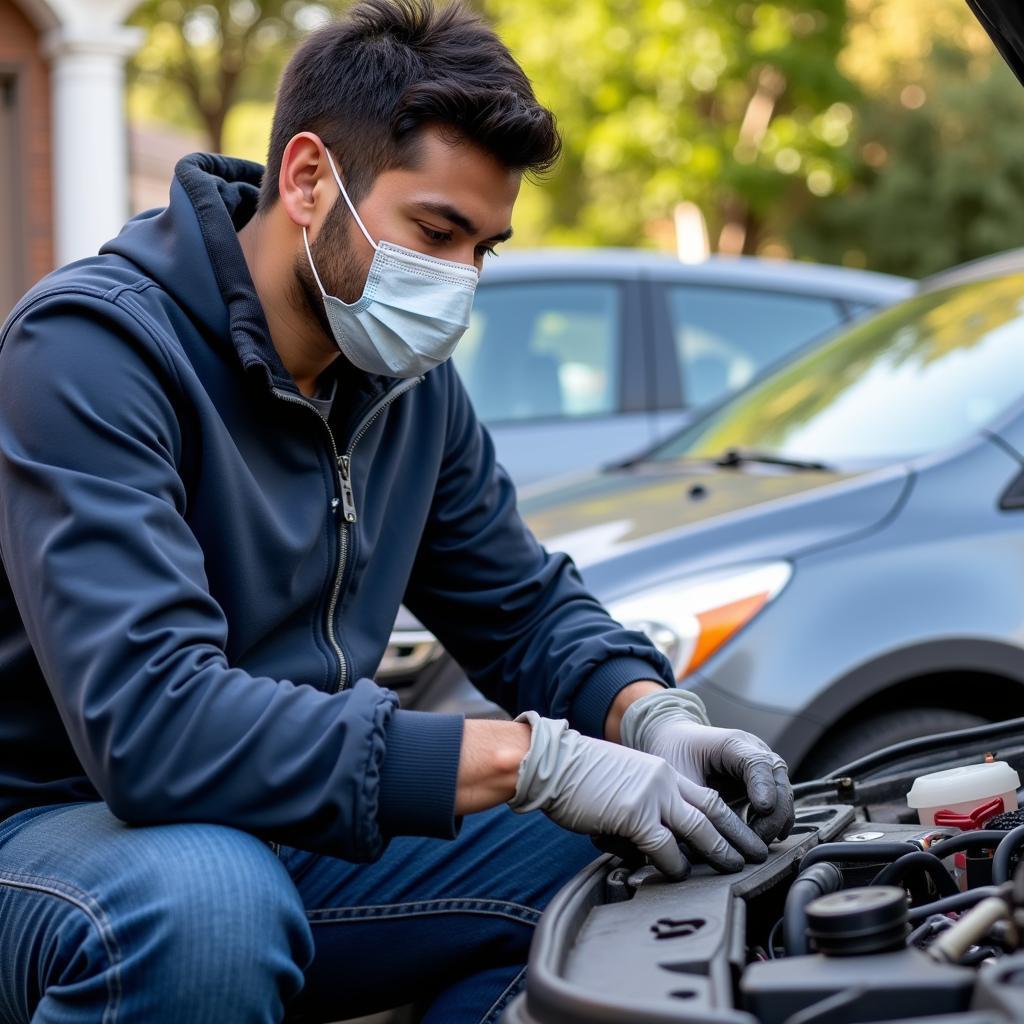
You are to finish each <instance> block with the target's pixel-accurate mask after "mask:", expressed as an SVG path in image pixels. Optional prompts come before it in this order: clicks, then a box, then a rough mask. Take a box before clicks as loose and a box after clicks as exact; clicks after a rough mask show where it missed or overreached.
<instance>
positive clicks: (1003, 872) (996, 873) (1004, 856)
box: [992, 825, 1024, 885]
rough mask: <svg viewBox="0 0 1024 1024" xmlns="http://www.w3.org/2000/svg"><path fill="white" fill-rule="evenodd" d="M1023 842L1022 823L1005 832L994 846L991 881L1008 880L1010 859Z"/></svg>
mask: <svg viewBox="0 0 1024 1024" xmlns="http://www.w3.org/2000/svg"><path fill="white" fill-rule="evenodd" d="M1022 844H1024V825H1018V826H1017V827H1016V828H1014V829H1010V831H1009V832H1007V833H1006V838H1005V839H1004V840H1003V841H1002V842H1001V843H1000V844H999V845H998V846H997V847H996V852H995V856H994V857H993V858H992V883H993V885H1000V884H1001V883H1003V882H1008V881H1009V880H1010V861H1011V860H1013V855H1014V854H1015V853H1016V852H1017V851H1018V850H1019V849H1020V848H1021V845H1022Z"/></svg>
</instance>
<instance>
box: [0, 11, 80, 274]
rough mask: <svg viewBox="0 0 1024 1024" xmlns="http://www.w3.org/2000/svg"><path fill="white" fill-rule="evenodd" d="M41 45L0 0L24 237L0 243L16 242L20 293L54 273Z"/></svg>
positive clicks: (0, 45) (1, 68)
mask: <svg viewBox="0 0 1024 1024" xmlns="http://www.w3.org/2000/svg"><path fill="white" fill-rule="evenodd" d="M39 46H40V40H39V33H38V31H37V30H36V28H35V26H34V25H33V24H32V22H31V21H30V20H29V18H28V16H27V15H25V14H24V13H23V12H22V10H21V9H20V8H19V7H18V5H17V3H15V2H14V0H0V72H3V73H9V72H11V71H13V72H15V73H16V75H17V97H18V108H19V109H18V115H19V121H20V133H21V147H20V148H21V154H22V160H21V161H20V167H19V171H20V174H19V180H18V181H17V183H16V188H17V189H18V192H19V193H20V194H19V195H18V197H17V198H18V201H19V209H20V210H21V232H20V234H21V236H22V237H21V238H20V239H3V240H2V242H0V244H4V245H9V244H20V246H21V251H22V256H21V260H20V261H19V262H20V264H21V266H22V267H23V268H24V277H25V281H24V290H27V289H28V288H29V287H30V286H31V285H32V284H33V283H35V282H36V281H37V280H38V279H39V278H40V277H42V276H43V275H44V274H47V273H49V271H50V270H52V269H53V178H52V172H51V165H50V161H51V148H50V76H49V68H48V66H47V64H46V61H45V60H43V58H42V56H41V55H40V52H39ZM82 158H83V159H88V154H85V153H83V154H82Z"/></svg>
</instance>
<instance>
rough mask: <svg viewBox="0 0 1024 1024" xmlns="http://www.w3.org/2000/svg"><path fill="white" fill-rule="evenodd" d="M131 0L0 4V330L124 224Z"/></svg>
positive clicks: (133, 45) (138, 36)
mask: <svg viewBox="0 0 1024 1024" xmlns="http://www.w3.org/2000/svg"><path fill="white" fill-rule="evenodd" d="M138 2H139V0H0V319H2V318H3V317H4V316H5V315H6V313H7V312H8V311H9V310H10V308H11V307H12V306H13V304H14V302H15V301H17V299H18V297H19V296H20V295H21V294H22V293H23V292H25V291H26V290H27V289H28V288H29V287H31V285H32V284H33V283H34V282H35V281H37V280H38V279H39V278H40V277H42V276H43V275H44V274H46V273H48V272H49V271H50V270H51V269H53V267H54V266H58V265H61V264H63V263H67V262H69V261H70V260H74V259H79V258H81V257H83V256H88V255H91V254H92V253H95V252H96V249H97V248H98V246H99V245H100V244H102V242H104V241H105V240H106V239H108V238H110V237H111V236H112V235H114V234H116V232H117V230H118V228H120V226H121V225H122V224H123V223H124V221H125V220H126V219H127V217H128V213H129V194H128V156H127V145H128V133H127V126H126V120H125V109H124V66H125V62H126V60H127V59H128V58H129V57H130V56H131V55H132V54H133V53H134V52H135V50H136V49H137V48H138V46H139V45H140V44H141V42H142V33H141V30H139V29H137V28H132V27H129V26H126V25H125V24H124V19H125V18H126V17H127V16H128V15H129V14H130V13H131V11H132V9H133V8H134V7H135V6H136V5H137V4H138Z"/></svg>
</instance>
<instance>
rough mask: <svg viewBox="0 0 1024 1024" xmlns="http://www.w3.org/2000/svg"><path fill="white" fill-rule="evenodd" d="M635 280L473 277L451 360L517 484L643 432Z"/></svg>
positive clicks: (637, 442)
mask: <svg viewBox="0 0 1024 1024" xmlns="http://www.w3.org/2000/svg"><path fill="white" fill-rule="evenodd" d="M638 303H639V294H638V284H637V282H636V281H630V280H617V279H615V278H613V277H610V276H609V277H600V278H595V277H590V278H583V277H580V278H570V277H564V278H559V277H552V276H550V275H549V276H547V277H540V276H538V277H536V278H533V277H524V278H517V279H513V280H496V281H492V282H489V283H487V284H481V285H480V287H479V289H478V290H477V296H476V300H475V303H474V307H473V318H472V321H471V323H470V327H469V330H468V331H467V332H466V335H465V337H464V338H463V339H462V341H461V342H460V343H459V347H458V348H457V349H456V351H455V356H454V359H455V364H456V366H457V368H458V370H459V373H460V375H461V376H462V378H463V381H464V382H465V384H466V388H467V390H468V392H469V394H470V397H471V398H472V400H473V404H474V406H475V408H476V411H477V415H478V416H479V417H480V419H481V420H482V421H483V422H484V423H485V424H486V425H487V427H488V428H489V430H490V431H491V435H492V436H493V438H494V443H495V448H496V450H497V454H498V459H499V461H500V462H501V463H502V464H503V465H504V466H505V468H506V469H507V470H508V471H509V474H510V475H511V477H512V479H513V480H514V481H515V482H516V484H517V485H519V486H523V485H524V484H529V483H533V482H536V481H537V480H540V479H543V478H547V477H553V476H558V475H561V474H565V473H571V472H577V471H582V470H588V469H592V468H596V467H598V466H601V465H603V464H605V463H607V462H610V461H613V460H615V459H616V458H619V457H624V456H626V455H628V454H630V453H631V452H632V451H634V450H636V449H637V448H639V447H643V446H644V445H645V444H647V443H648V442H649V440H650V434H649V423H648V421H647V418H646V417H647V411H648V410H649V407H650V402H649V394H648V392H647V391H646V383H645V382H646V374H647V366H646V357H645V352H644V349H643V337H642V332H641V330H640V328H639V323H638V321H639V319H640V312H639V308H638Z"/></svg>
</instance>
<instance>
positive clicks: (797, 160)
mask: <svg viewBox="0 0 1024 1024" xmlns="http://www.w3.org/2000/svg"><path fill="white" fill-rule="evenodd" d="M484 8H485V10H486V11H487V13H488V14H489V15H490V17H491V18H492V20H493V22H494V24H495V26H496V28H497V30H498V32H499V34H500V35H501V36H502V37H503V38H504V40H505V41H506V42H507V43H508V44H509V46H510V47H511V49H512V51H513V53H515V55H516V56H517V58H518V59H519V60H520V61H521V62H522V63H523V65H524V67H525V69H526V71H527V73H528V74H529V75H530V77H531V79H532V80H533V82H534V85H535V88H536V91H537V93H538V95H539V98H540V99H541V101H542V102H545V103H547V104H548V105H549V106H551V107H552V108H553V109H554V111H555V113H556V115H557V116H558V119H559V123H560V125H561V127H562V130H563V134H564V137H565V155H564V157H563V160H562V163H561V165H560V166H559V168H558V169H557V171H556V172H555V173H554V175H553V176H552V178H551V179H550V181H548V182H547V183H545V188H544V193H543V194H537V193H533V194H531V195H529V196H528V202H529V203H531V204H533V205H534V207H536V208H537V209H535V210H533V211H530V213H531V216H530V218H528V225H527V227H528V229H531V228H532V229H533V231H531V230H528V231H527V232H526V233H527V234H531V233H533V234H535V235H536V234H539V233H540V232H538V231H536V228H535V225H536V226H539V225H541V224H543V225H545V227H544V229H543V235H544V237H545V239H546V240H547V241H558V242H565V243H570V244H578V243H585V244H592V243H598V244H613V245H638V244H644V242H645V240H646V241H647V242H650V241H651V240H653V239H654V238H656V237H657V234H658V232H659V231H660V230H663V229H664V226H665V225H666V224H668V230H669V232H670V231H671V225H670V218H671V216H672V210H673V208H674V207H675V205H676V204H677V203H678V202H680V201H683V200H688V201H692V202H695V203H696V204H697V205H698V206H700V207H701V209H702V210H703V211H704V213H705V216H706V218H707V219H708V221H709V224H710V227H711V233H712V236H713V237H715V238H717V239H718V242H719V247H720V248H723V249H726V250H730V251H744V252H753V251H755V250H756V249H757V248H758V247H759V245H760V244H762V243H763V242H764V241H765V240H766V238H768V237H770V235H771V233H772V223H773V221H774V220H776V219H777V218H778V210H779V209H780V208H781V207H785V206H787V205H789V204H791V203H793V202H794V201H796V202H800V201H801V196H802V195H807V194H808V189H810V194H812V195H813V194H824V193H827V192H829V191H831V190H833V189H835V188H836V187H839V186H841V185H842V184H843V182H844V181H845V180H846V177H847V173H848V172H847V167H846V163H847V161H848V157H847V155H846V151H845V149H844V144H845V142H846V140H847V134H848V125H849V123H850V120H851V119H852V116H853V114H852V107H851V104H852V103H854V102H855V101H856V99H857V90H856V88H855V87H854V86H852V85H851V84H850V82H849V81H848V80H847V79H846V78H845V77H844V76H843V75H842V74H841V72H840V71H839V69H838V68H837V59H838V55H839V52H840V50H841V47H842V39H843V28H844V24H845V4H844V2H843V0H786V2H777V3H756V4H755V3H739V4H737V3H735V2H733V0H689V2H683V0H484ZM530 221H532V222H533V223H532V224H531V223H530Z"/></svg>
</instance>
